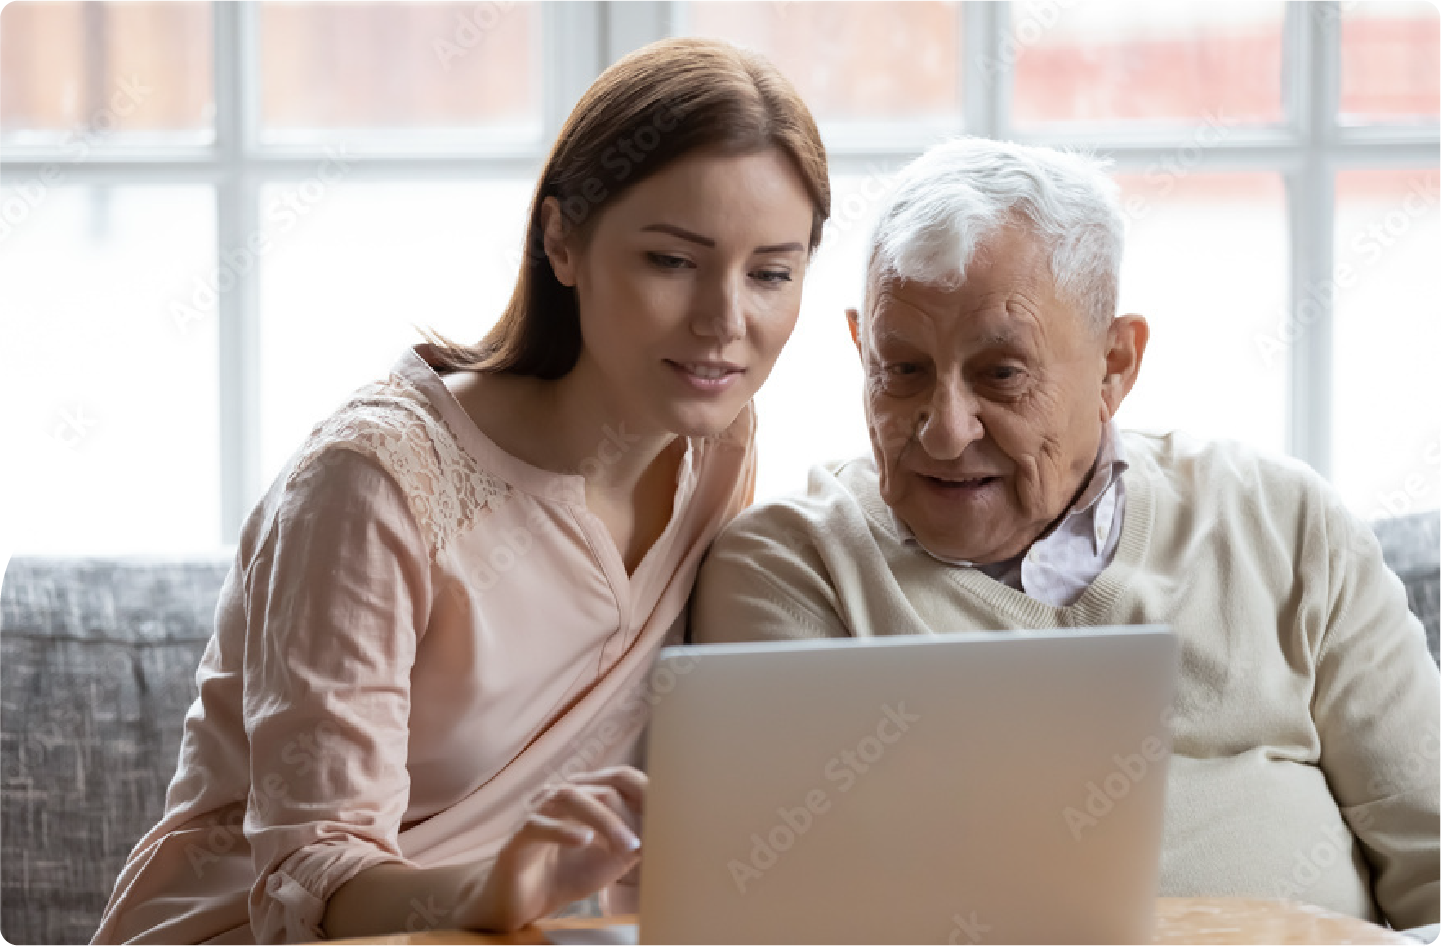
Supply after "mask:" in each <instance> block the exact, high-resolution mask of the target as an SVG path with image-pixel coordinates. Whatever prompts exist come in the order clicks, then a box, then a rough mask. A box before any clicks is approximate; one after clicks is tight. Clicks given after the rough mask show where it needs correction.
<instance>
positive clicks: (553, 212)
mask: <svg viewBox="0 0 1441 946" xmlns="http://www.w3.org/2000/svg"><path fill="white" fill-rule="evenodd" d="M566 229H567V228H566V223H565V214H563V213H561V210H560V201H558V200H556V199H555V198H554V197H547V198H546V199H545V200H544V201H543V202H542V203H541V205H540V231H541V240H542V242H543V245H544V246H545V255H546V258H548V259H549V260H550V268H551V270H552V271H553V272H554V273H555V278H556V279H557V280H559V281H560V284H561V285H563V286H574V285H575V265H576V260H575V253H574V251H573V250H572V249H571V247H570V243H569V241H567V240H566Z"/></svg>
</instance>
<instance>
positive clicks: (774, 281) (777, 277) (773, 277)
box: [754, 269, 791, 286]
mask: <svg viewBox="0 0 1441 946" xmlns="http://www.w3.org/2000/svg"><path fill="white" fill-rule="evenodd" d="M754 276H755V278H756V279H759V280H760V281H761V282H763V283H770V284H771V285H775V286H779V285H780V284H781V283H787V282H790V281H791V274H790V273H788V272H787V271H785V270H784V269H763V270H761V271H759V272H757V273H755V274H754Z"/></svg>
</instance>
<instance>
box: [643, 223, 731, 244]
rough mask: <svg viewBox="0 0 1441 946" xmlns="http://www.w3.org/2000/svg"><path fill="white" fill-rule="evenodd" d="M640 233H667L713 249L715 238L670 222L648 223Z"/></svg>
mask: <svg viewBox="0 0 1441 946" xmlns="http://www.w3.org/2000/svg"><path fill="white" fill-rule="evenodd" d="M640 229H641V232H642V233H669V234H670V235H671V236H673V237H680V238H681V239H682V240H688V241H689V242H691V243H698V244H700V245H701V246H704V247H706V248H707V249H715V240H712V239H711V238H710V237H703V236H701V235H700V234H699V233H692V232H691V231H689V230H687V229H686V228H685V227H678V226H676V225H675V224H672V223H649V224H646V225H645V226H643V227H641V228H640Z"/></svg>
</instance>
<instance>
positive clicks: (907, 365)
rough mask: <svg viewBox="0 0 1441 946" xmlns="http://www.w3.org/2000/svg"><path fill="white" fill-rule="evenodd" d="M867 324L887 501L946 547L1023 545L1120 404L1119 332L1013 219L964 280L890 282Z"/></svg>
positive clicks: (869, 378) (1084, 469) (1044, 522)
mask: <svg viewBox="0 0 1441 946" xmlns="http://www.w3.org/2000/svg"><path fill="white" fill-rule="evenodd" d="M1117 321H1120V320H1117ZM858 332H859V335H858V338H857V341H858V343H859V345H860V349H861V357H862V360H863V362H864V364H865V371H866V417H867V421H868V424H869V426H870V433H871V445H872V448H873V449H874V451H875V456H876V465H877V467H878V468H879V471H880V486H881V496H882V498H883V499H885V501H886V503H887V504H888V505H890V507H891V508H892V509H893V510H895V512H896V514H897V515H899V516H900V518H901V520H902V521H903V522H905V523H906V525H907V526H908V527H909V528H910V529H911V531H912V532H913V533H915V536H916V538H917V539H918V540H919V541H920V542H921V544H922V545H924V546H925V547H926V548H927V549H928V550H930V551H931V552H933V553H935V554H937V555H940V556H943V557H946V558H955V559H964V560H966V561H971V562H978V563H986V562H999V561H1004V560H1006V559H1009V558H1012V557H1014V556H1016V555H1019V554H1020V553H1022V552H1024V551H1025V550H1026V549H1027V548H1028V547H1029V546H1030V545H1031V543H1032V542H1034V541H1035V540H1036V539H1037V538H1038V537H1039V536H1040V535H1041V534H1042V533H1043V532H1045V531H1046V529H1047V528H1048V527H1049V526H1050V524H1051V523H1052V522H1053V521H1054V520H1055V519H1056V518H1057V517H1058V516H1060V515H1061V514H1062V513H1063V512H1065V510H1066V508H1067V507H1068V506H1069V504H1070V503H1071V501H1072V499H1073V498H1074V497H1075V495H1076V493H1077V491H1078V490H1079V489H1080V488H1081V486H1082V485H1083V484H1084V482H1085V481H1086V478H1087V476H1088V475H1089V473H1090V470H1091V467H1092V464H1093V462H1094V461H1095V458H1096V451H1097V449H1098V448H1099V446H1100V437H1101V428H1102V425H1103V423H1104V422H1105V421H1106V420H1108V419H1109V417H1110V416H1111V411H1113V410H1114V408H1115V407H1116V406H1117V405H1118V403H1119V398H1115V399H1113V400H1114V403H1110V404H1108V403H1107V400H1108V399H1107V398H1106V397H1103V387H1104V385H1105V381H1106V376H1107V351H1108V347H1109V346H1108V340H1107V335H1108V333H1107V332H1106V331H1105V330H1100V329H1097V328H1096V327H1095V326H1093V325H1092V324H1091V322H1090V320H1089V319H1088V318H1087V317H1086V316H1085V315H1084V314H1083V313H1082V312H1081V311H1079V310H1078V309H1077V307H1076V306H1075V304H1074V303H1073V302H1071V301H1070V300H1069V299H1063V298H1061V297H1059V296H1058V294H1057V291H1056V286H1055V281H1054V279H1053V278H1052V277H1051V270H1050V256H1049V253H1048V251H1047V250H1046V248H1045V246H1044V244H1043V243H1042V242H1041V241H1040V240H1038V239H1036V238H1035V237H1034V236H1032V235H1030V234H1029V233H1028V232H1027V231H1025V230H1024V229H1022V228H1020V227H1014V226H1012V227H1005V228H1003V229H1001V230H999V231H997V232H996V233H995V234H994V235H993V236H992V237H990V238H989V239H988V240H987V241H986V242H985V243H984V244H983V245H982V246H981V248H980V249H979V250H978V251H977V253H976V258H975V259H974V260H973V261H972V263H971V265H970V267H969V269H968V271H967V272H966V276H965V282H964V283H963V284H962V285H961V286H960V287H959V288H956V289H946V288H941V287H936V286H927V285H923V284H920V283H915V282H908V281H903V280H897V281H889V282H886V283H883V284H882V285H881V286H880V287H879V288H878V291H877V295H876V301H875V304H874V309H873V311H872V313H871V316H870V318H869V319H868V320H867V321H866V322H865V324H863V325H861V326H859V327H858ZM1143 344H1144V342H1143ZM1126 387H1127V388H1129V384H1127V385H1126Z"/></svg>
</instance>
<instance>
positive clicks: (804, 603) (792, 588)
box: [690, 504, 850, 644]
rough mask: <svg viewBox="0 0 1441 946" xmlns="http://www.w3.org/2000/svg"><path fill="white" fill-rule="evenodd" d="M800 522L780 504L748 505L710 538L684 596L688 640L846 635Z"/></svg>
mask: <svg viewBox="0 0 1441 946" xmlns="http://www.w3.org/2000/svg"><path fill="white" fill-rule="evenodd" d="M837 601H838V599H837V595H836V593H835V590H834V588H832V586H831V583H830V578H829V576H828V574H827V571H826V568H825V565H824V563H823V562H822V560H821V557H820V554H819V552H818V551H817V549H816V547H815V543H814V541H813V540H812V537H811V535H810V531H809V529H808V528H807V526H806V523H805V522H804V520H803V519H801V518H800V516H799V515H798V514H797V513H796V512H795V511H794V510H792V509H789V508H787V507H786V506H785V505H783V504H775V505H769V506H760V507H753V508H751V509H749V510H747V511H746V512H745V513H743V514H742V515H740V516H739V517H737V518H736V519H735V520H733V521H732V522H731V524H730V525H729V526H727V527H726V528H725V529H724V530H723V531H722V532H721V534H720V536H719V537H717V539H716V541H715V543H714V544H713V545H712V546H711V549H710V552H709V553H708V554H707V556H706V560H705V562H704V564H702V565H701V570H700V576H699V578H698V579H697V581H696V587H695V592H694V597H693V598H692V599H691V611H690V621H691V624H690V640H691V641H692V642H693V643H697V644H716V643H723V642H728V641H761V640H800V639H805V638H817V637H848V636H850V630H849V629H848V628H847V627H846V624H845V622H844V621H843V620H842V619H841V616H840V613H839V608H838V604H837Z"/></svg>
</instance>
